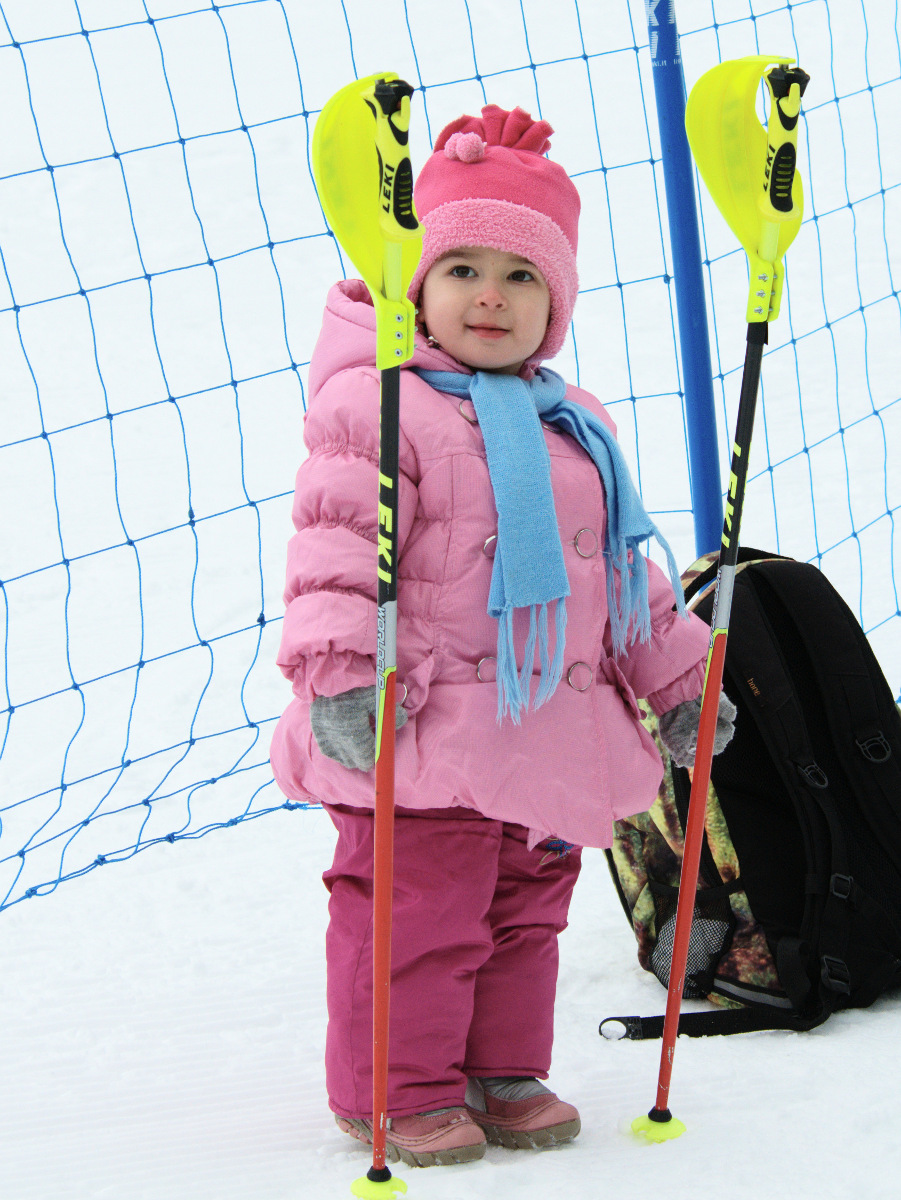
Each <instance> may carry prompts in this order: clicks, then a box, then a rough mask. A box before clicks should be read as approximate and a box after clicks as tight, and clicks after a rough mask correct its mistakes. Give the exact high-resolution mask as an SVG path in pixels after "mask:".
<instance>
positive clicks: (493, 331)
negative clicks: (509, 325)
mask: <svg viewBox="0 0 901 1200" xmlns="http://www.w3.org/2000/svg"><path fill="white" fill-rule="evenodd" d="M469 329H470V331H471V332H472V333H474V334H475V335H476V337H480V338H485V339H486V340H487V341H492V342H495V341H497V340H498V339H499V338H502V337H504V335H505V334H507V333H509V332H510V330H509V329H499V328H498V326H497V325H470V326H469Z"/></svg>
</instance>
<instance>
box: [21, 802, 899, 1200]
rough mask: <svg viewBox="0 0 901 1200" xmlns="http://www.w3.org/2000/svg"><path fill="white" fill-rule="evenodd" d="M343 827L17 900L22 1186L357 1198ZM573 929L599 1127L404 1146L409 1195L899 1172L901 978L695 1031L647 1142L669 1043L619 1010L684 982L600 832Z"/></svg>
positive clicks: (455, 1199) (238, 846) (122, 871)
mask: <svg viewBox="0 0 901 1200" xmlns="http://www.w3.org/2000/svg"><path fill="white" fill-rule="evenodd" d="M332 844H333V831H332V826H331V823H330V821H329V820H328V817H327V816H326V815H325V814H324V813H322V812H320V811H311V812H293V813H288V812H284V813H276V814H272V815H269V816H266V817H262V818H260V819H259V820H255V821H247V822H244V823H243V824H241V825H238V826H236V827H234V828H232V829H227V830H224V831H222V832H218V833H214V834H211V835H209V836H207V837H205V838H203V839H201V840H200V841H197V842H179V843H176V844H175V845H174V846H171V847H170V846H168V845H167V846H164V847H162V848H159V847H157V848H154V849H151V850H149V851H148V852H147V853H145V854H141V855H138V856H136V857H135V858H133V859H131V860H129V861H128V862H125V863H121V864H114V865H110V866H108V867H105V868H103V869H101V870H97V871H93V872H91V873H90V874H89V875H87V876H85V877H83V878H82V879H77V880H73V881H72V882H70V883H67V884H66V885H65V887H64V888H62V889H60V891H59V892H58V893H57V894H56V895H55V896H53V897H52V898H50V899H35V900H33V901H29V902H26V903H23V904H19V905H16V906H15V907H14V908H12V909H10V910H9V911H8V912H6V913H5V914H4V915H3V920H2V923H0V939H2V953H3V963H4V967H3V972H2V974H0V998H2V999H0V1010H2V1012H3V1020H2V1025H0V1046H2V1061H3V1067H4V1074H5V1078H6V1086H5V1087H4V1088H3V1091H2V1095H0V1125H2V1129H3V1155H2V1166H0V1195H2V1196H3V1200H309V1198H310V1197H316V1198H317V1200H320V1198H321V1200H326V1198H327V1200H343V1198H344V1197H347V1200H351V1192H350V1185H351V1183H352V1182H353V1181H354V1180H355V1179H357V1178H359V1177H360V1176H362V1175H364V1174H365V1172H366V1170H367V1168H368V1166H369V1164H370V1162H371V1154H370V1153H369V1152H367V1151H366V1149H365V1148H363V1147H361V1146H359V1144H358V1143H355V1142H353V1141H352V1140H351V1139H350V1138H349V1137H347V1135H346V1134H343V1133H341V1132H340V1131H339V1130H338V1128H337V1126H336V1125H335V1124H334V1121H333V1118H332V1116H331V1114H330V1113H329V1111H328V1107H327V1102H326V1096H325V1090H324V1086H323V1068H322V1055H323V1046H324V1032H325V1004H324V982H325V980H324V974H325V967H324V955H323V936H324V930H325V924H326V892H325V889H324V887H323V885H322V883H321V880H320V878H319V876H320V874H321V872H322V870H323V869H324V868H325V866H326V865H327V863H328V861H329V856H330V850H331V847H332ZM560 946H561V960H562V961H561V971H560V984H559V993H558V1003H557V1021H556V1042H555V1052H554V1066H553V1071H552V1074H551V1080H550V1082H551V1085H552V1086H553V1087H554V1088H555V1089H557V1090H558V1092H559V1094H560V1095H561V1096H563V1097H564V1098H566V1099H567V1100H570V1101H572V1102H573V1103H575V1104H576V1105H577V1106H578V1108H579V1110H580V1113H581V1116H582V1124H583V1130H582V1133H581V1135H580V1136H579V1137H578V1138H577V1139H576V1140H575V1141H574V1142H573V1143H571V1144H570V1145H566V1146H561V1147H557V1148H555V1149H551V1150H545V1151H541V1152H527V1151H509V1150H504V1149H501V1148H495V1147H490V1148H489V1150H488V1154H487V1156H486V1158H485V1159H483V1160H482V1161H480V1162H478V1163H470V1164H466V1165H463V1166H456V1167H435V1168H430V1169H428V1170H416V1169H411V1168H408V1167H406V1166H403V1165H398V1166H397V1167H396V1168H394V1172H395V1174H396V1175H398V1176H399V1177H401V1178H403V1179H404V1180H405V1182H406V1183H407V1185H408V1188H409V1192H408V1195H409V1197H410V1198H411V1200H482V1198H484V1200H499V1198H500V1200H506V1198H507V1197H511V1198H512V1197H514V1196H515V1197H516V1198H517V1200H555V1198H560V1200H564V1198H565V1200H594V1198H595V1197H596V1198H598V1200H608V1198H609V1200H625V1198H632V1197H649V1198H657V1197H661V1198H666V1200H694V1198H695V1197H696V1196H698V1195H699V1194H704V1193H712V1194H716V1195H720V1196H731V1197H734V1198H735V1200H768V1198H769V1197H779V1198H780V1200H781V1198H782V1197H786V1198H790V1200H894V1198H895V1197H897V1195H898V1177H899V1176H898V1171H899V1167H901V1149H899V1146H901V1142H899V1138H898V1136H897V1129H896V1118H895V1114H896V1109H897V1097H898V1082H897V1080H898V1065H899V1053H901V1052H899V1047H898V1019H899V1015H901V1006H899V1001H898V999H897V998H896V999H882V1000H880V1001H878V1002H877V1003H876V1004H875V1005H874V1006H873V1008H871V1009H870V1010H868V1011H857V1012H850V1013H845V1014H839V1015H837V1016H835V1017H833V1018H832V1019H831V1020H830V1021H829V1022H828V1023H827V1024H826V1025H824V1026H822V1027H821V1028H820V1029H817V1030H814V1031H813V1032H812V1033H807V1034H792V1033H783V1032H775V1033H758V1034H745V1035H742V1036H740V1037H730V1038H706V1039H687V1038H680V1039H679V1041H678V1044H677V1048H676V1057H675V1062H674V1070H673V1080H672V1089H671V1093H670V1098H671V1107H672V1111H673V1113H674V1114H675V1115H676V1116H677V1117H678V1118H679V1119H680V1120H682V1121H683V1122H684V1123H685V1125H686V1127H687V1129H686V1132H685V1134H683V1136H682V1137H681V1138H679V1139H677V1140H675V1141H671V1142H669V1143H666V1144H663V1145H648V1144H645V1143H643V1142H641V1141H639V1140H637V1139H636V1138H635V1136H634V1135H633V1134H632V1133H631V1132H630V1131H629V1125H630V1123H631V1121H632V1119H633V1118H634V1117H636V1116H639V1115H641V1114H642V1113H644V1112H646V1111H647V1110H648V1109H649V1108H650V1107H651V1106H652V1105H653V1103H654V1099H655V1094H656V1081H657V1070H658V1065H659V1055H660V1043H659V1042H629V1041H620V1042H609V1041H605V1040H604V1039H602V1038H601V1037H600V1036H599V1035H598V1031H597V1027H598V1022H599V1020H600V1019H602V1018H603V1017H607V1016H616V1015H632V1014H637V1013H641V1014H642V1015H649V1014H651V1013H659V1012H661V1011H662V1006H663V1001H664V999H665V993H664V991H663V989H662V988H661V987H660V985H659V984H658V983H657V981H656V980H655V979H653V978H652V977H651V976H648V975H646V974H645V973H644V972H643V971H642V970H641V968H640V967H639V966H638V964H637V961H636V958H635V946H634V939H633V937H632V934H631V932H630V930H629V928H628V927H627V925H626V922H625V918H624V916H623V913H622V910H621V908H620V907H619V901H618V900H617V898H616V895H615V893H614V890H613V887H612V884H611V882H610V879H609V876H608V874H607V866H606V861H605V859H604V857H603V855H602V854H601V852H600V851H588V852H586V855H585V867H584V870H583V875H582V878H581V880H580V882H579V885H578V886H577V888H576V892H575V898H574V902H573V907H572V915H571V923H570V928H569V929H568V930H567V931H566V933H564V934H563V936H562V937H561V939H560ZM436 1002H438V1003H440V997H436ZM690 1007H691V1006H690ZM695 1007H696V1006H695Z"/></svg>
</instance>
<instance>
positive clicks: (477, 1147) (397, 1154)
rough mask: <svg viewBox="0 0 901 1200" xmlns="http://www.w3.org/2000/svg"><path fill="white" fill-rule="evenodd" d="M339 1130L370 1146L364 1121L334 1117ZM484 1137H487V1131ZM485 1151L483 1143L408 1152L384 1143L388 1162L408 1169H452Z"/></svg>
mask: <svg viewBox="0 0 901 1200" xmlns="http://www.w3.org/2000/svg"><path fill="white" fill-rule="evenodd" d="M335 1121H336V1123H337V1125H338V1128H339V1129H343V1130H344V1132H345V1133H349V1134H350V1136H351V1137H354V1138H356V1139H357V1141H360V1142H364V1143H365V1144H366V1145H367V1146H371V1145H372V1134H371V1133H370V1131H369V1127H368V1125H367V1124H366V1122H365V1121H360V1120H356V1119H354V1118H352V1117H338V1116H336V1117H335ZM485 1136H486V1137H487V1136H488V1135H487V1131H486V1134H485ZM486 1149H487V1146H486V1143H485V1142H475V1143H474V1144H473V1145H471V1146H455V1147H454V1148H453V1149H451V1150H409V1149H408V1148H407V1147H406V1146H398V1145H396V1144H395V1143H394V1142H391V1141H386V1142H385V1158H386V1160H387V1161H388V1162H392V1163H396V1162H402V1163H406V1164H407V1166H408V1167H453V1166H456V1165H457V1164H458V1163H467V1162H476V1161H477V1160H478V1159H480V1158H484V1157H485V1150H486Z"/></svg>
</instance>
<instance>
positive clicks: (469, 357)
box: [419, 246, 551, 375]
mask: <svg viewBox="0 0 901 1200" xmlns="http://www.w3.org/2000/svg"><path fill="white" fill-rule="evenodd" d="M419 304H420V320H421V321H422V323H423V324H424V325H425V326H426V329H427V330H428V333H429V334H430V335H431V336H432V337H433V338H434V339H435V341H436V342H438V344H439V345H440V346H441V348H442V349H443V350H446V351H447V352H448V354H452V355H453V356H454V358H456V359H457V360H458V361H459V362H461V363H463V364H464V365H465V366H467V367H472V369H473V370H475V371H495V372H498V373H499V374H503V375H516V374H518V372H519V370H520V368H521V367H522V365H523V363H524V362H526V360H527V359H528V358H529V357H530V356H531V355H532V354H534V353H535V351H536V350H537V349H538V347H539V346H540V345H541V343H542V341H543V340H544V335H545V333H546V331H547V323H548V317H549V316H550V311H551V297H550V292H549V291H548V286H547V284H546V283H545V281H544V276H543V275H542V274H541V272H540V271H539V270H538V268H537V267H536V266H534V264H532V263H530V262H529V261H528V259H525V258H520V257H519V255H517V254H509V253H507V251H505V250H491V249H489V248H488V247H487V246H463V247H461V248H460V249H459V250H452V251H451V252H450V253H449V254H445V255H444V256H443V257H442V258H439V259H438V261H437V262H435V263H434V264H433V265H432V266H431V267H430V269H429V271H428V273H427V275H426V277H425V279H424V280H423V284H422V291H421V293H420V299H419Z"/></svg>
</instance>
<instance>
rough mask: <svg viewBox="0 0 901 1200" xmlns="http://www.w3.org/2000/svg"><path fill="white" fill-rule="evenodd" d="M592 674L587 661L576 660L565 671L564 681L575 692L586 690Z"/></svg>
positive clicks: (589, 685)
mask: <svg viewBox="0 0 901 1200" xmlns="http://www.w3.org/2000/svg"><path fill="white" fill-rule="evenodd" d="M593 675H594V671H592V669H591V667H589V665H588V663H585V662H576V663H573V665H572V666H571V667H570V668H569V670H568V671H567V672H566V682H567V683H568V684H569V686H570V687H571V688H572V689H573V691H575V692H587V691H588V689H589V688H590V687H591V680H592V676H593Z"/></svg>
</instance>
